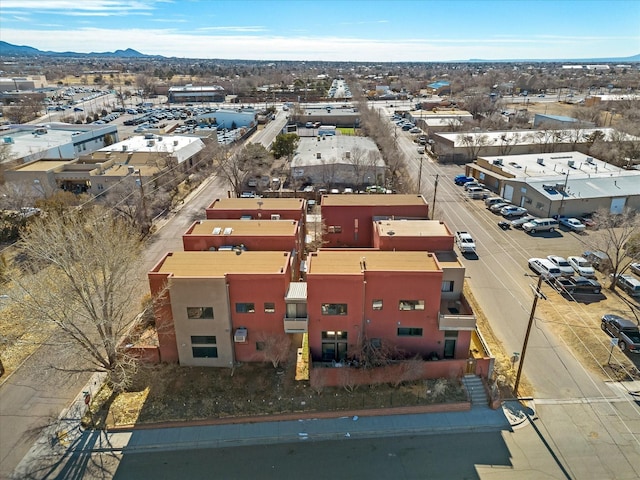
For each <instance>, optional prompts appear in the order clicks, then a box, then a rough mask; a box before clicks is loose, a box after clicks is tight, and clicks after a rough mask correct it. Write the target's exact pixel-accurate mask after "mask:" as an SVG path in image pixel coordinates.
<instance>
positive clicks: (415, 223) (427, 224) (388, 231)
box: [376, 220, 453, 237]
mask: <svg viewBox="0 0 640 480" xmlns="http://www.w3.org/2000/svg"><path fill="white" fill-rule="evenodd" d="M376 227H377V229H378V232H379V233H380V236H381V237H383V236H397V237H441V236H447V237H450V236H453V233H451V231H450V230H449V229H448V228H447V226H446V225H445V224H444V222H441V221H439V220H378V221H377V222H376Z"/></svg>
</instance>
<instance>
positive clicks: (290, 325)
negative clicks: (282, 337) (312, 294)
mask: <svg viewBox="0 0 640 480" xmlns="http://www.w3.org/2000/svg"><path fill="white" fill-rule="evenodd" d="M308 327H309V317H293V318H291V317H284V333H307V331H308Z"/></svg>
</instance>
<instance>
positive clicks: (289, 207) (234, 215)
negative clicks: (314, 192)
mask: <svg viewBox="0 0 640 480" xmlns="http://www.w3.org/2000/svg"><path fill="white" fill-rule="evenodd" d="M306 202H307V201H306V200H305V199H304V198H261V197H255V198H217V199H215V200H214V201H213V203H212V204H211V205H209V206H208V207H207V208H206V209H205V211H206V216H207V219H208V220H213V219H221V218H224V219H245V220H251V219H256V220H295V221H296V222H298V223H299V224H300V228H303V229H304V225H305V218H306V217H305V216H306V208H307V207H306Z"/></svg>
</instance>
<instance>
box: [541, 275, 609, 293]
mask: <svg viewBox="0 0 640 480" xmlns="http://www.w3.org/2000/svg"><path fill="white" fill-rule="evenodd" d="M553 286H554V287H555V288H556V290H558V291H559V292H560V293H569V294H593V295H597V294H599V293H600V292H602V285H600V283H598V282H597V281H595V280H592V279H591V278H586V277H556V278H554V280H553Z"/></svg>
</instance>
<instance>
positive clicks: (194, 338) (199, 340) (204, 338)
mask: <svg viewBox="0 0 640 480" xmlns="http://www.w3.org/2000/svg"><path fill="white" fill-rule="evenodd" d="M191 343H192V344H194V345H195V344H204V345H215V344H216V337H215V335H191Z"/></svg>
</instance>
